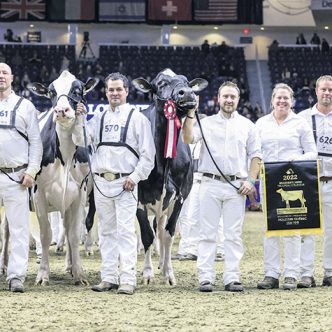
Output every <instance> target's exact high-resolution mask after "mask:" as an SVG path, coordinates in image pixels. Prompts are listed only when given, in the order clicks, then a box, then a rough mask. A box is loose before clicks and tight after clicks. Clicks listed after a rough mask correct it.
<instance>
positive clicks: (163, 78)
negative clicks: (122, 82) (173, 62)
mask: <svg viewBox="0 0 332 332" xmlns="http://www.w3.org/2000/svg"><path fill="white" fill-rule="evenodd" d="M132 83H133V85H134V86H135V88H136V89H137V90H139V91H142V92H144V93H146V92H152V93H153V95H154V98H155V99H157V100H160V101H167V100H169V99H171V100H173V102H174V103H175V105H176V107H177V114H178V116H179V117H183V116H185V115H186V114H187V112H188V111H189V110H190V109H193V108H195V106H196V104H197V101H196V97H195V93H198V92H199V91H202V90H203V89H204V88H206V87H207V85H208V82H207V81H206V80H204V79H202V78H195V79H193V80H192V81H190V82H188V80H187V78H186V77H185V76H183V75H176V74H175V73H174V72H173V71H172V70H170V69H165V70H163V71H162V72H160V73H159V74H158V75H157V76H156V77H155V78H154V79H153V80H152V81H151V82H148V81H147V80H145V79H144V78H141V77H140V78H136V79H134V80H133V82H132Z"/></svg>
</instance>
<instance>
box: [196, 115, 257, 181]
mask: <svg viewBox="0 0 332 332" xmlns="http://www.w3.org/2000/svg"><path fill="white" fill-rule="evenodd" d="M201 124H202V129H203V134H204V137H205V140H206V142H207V145H208V147H209V149H210V151H211V154H212V156H213V158H214V160H215V161H216V163H217V165H218V167H219V168H220V170H221V171H222V172H223V173H224V174H225V175H236V176H237V177H240V178H246V177H247V176H248V160H250V159H252V158H255V157H257V158H261V151H260V140H259V136H258V133H257V131H256V128H255V125H254V124H253V123H252V122H251V121H250V120H248V119H247V118H245V117H244V116H242V115H240V114H238V112H236V111H235V112H233V113H232V115H231V117H230V118H229V119H228V118H225V117H224V116H223V114H222V113H221V112H219V113H218V114H215V115H212V116H209V117H206V118H204V119H202V120H201ZM193 134H194V139H193V142H198V141H199V140H201V139H202V134H201V131H200V128H199V126H198V125H195V126H194V132H193ZM198 171H199V172H202V173H212V174H216V175H219V171H218V169H217V168H216V166H215V165H214V163H213V161H212V159H211V157H210V155H209V153H208V151H207V149H206V146H205V144H204V143H203V142H202V147H201V153H200V159H199V164H198Z"/></svg>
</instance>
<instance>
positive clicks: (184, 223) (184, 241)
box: [178, 179, 224, 256]
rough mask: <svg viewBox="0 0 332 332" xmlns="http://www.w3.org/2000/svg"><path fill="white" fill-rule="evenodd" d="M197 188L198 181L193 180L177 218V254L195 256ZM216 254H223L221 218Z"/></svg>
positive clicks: (197, 225)
mask: <svg viewBox="0 0 332 332" xmlns="http://www.w3.org/2000/svg"><path fill="white" fill-rule="evenodd" d="M199 187H200V181H199V182H198V181H197V180H195V179H194V183H193V186H192V188H191V191H190V194H189V196H188V197H187V199H186V200H185V201H184V203H183V206H182V209H181V213H180V216H179V221H178V222H179V224H180V230H181V239H180V242H179V249H178V254H180V255H186V254H192V255H195V256H197V255H198V254H197V248H198V241H199ZM217 253H220V254H224V230H223V221H222V217H221V219H220V222H219V227H218V238H217Z"/></svg>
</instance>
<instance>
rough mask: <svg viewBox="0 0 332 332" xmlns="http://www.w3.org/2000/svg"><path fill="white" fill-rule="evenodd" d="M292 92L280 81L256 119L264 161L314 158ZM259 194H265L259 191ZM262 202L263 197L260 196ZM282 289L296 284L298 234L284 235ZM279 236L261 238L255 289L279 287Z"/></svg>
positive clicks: (311, 140) (307, 130) (310, 136)
mask: <svg viewBox="0 0 332 332" xmlns="http://www.w3.org/2000/svg"><path fill="white" fill-rule="evenodd" d="M293 101H294V93H293V90H292V89H291V87H290V86H288V85H287V84H284V83H279V84H277V85H276V86H275V88H274V90H273V92H272V99H271V105H272V112H271V113H270V114H268V115H265V116H263V117H262V118H260V119H258V121H257V123H256V126H257V129H258V131H259V135H260V138H261V144H262V154H263V161H264V162H277V161H292V160H310V159H316V158H317V149H316V144H315V140H314V137H313V133H312V131H311V129H310V127H309V125H308V124H307V123H306V122H305V121H303V119H302V118H301V117H299V116H298V115H296V114H295V113H294V112H293V111H292V109H291V108H292V105H293ZM261 195H264V193H263V192H262V190H261ZM261 202H264V199H261ZM283 240H284V278H285V279H284V285H283V289H286V290H291V289H295V288H296V287H297V285H296V281H297V279H298V276H299V272H300V248H301V237H300V235H294V236H284V237H283ZM280 259H281V250H280V238H279V237H277V236H273V237H268V238H267V237H265V238H264V269H265V278H264V280H263V281H261V282H259V283H258V284H257V288H258V289H272V288H279V277H280V275H281V269H280Z"/></svg>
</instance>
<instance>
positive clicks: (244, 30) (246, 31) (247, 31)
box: [242, 28, 250, 35]
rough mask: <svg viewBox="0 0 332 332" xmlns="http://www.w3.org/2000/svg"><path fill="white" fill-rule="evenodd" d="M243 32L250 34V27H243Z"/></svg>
mask: <svg viewBox="0 0 332 332" xmlns="http://www.w3.org/2000/svg"><path fill="white" fill-rule="evenodd" d="M242 32H243V34H244V35H249V33H250V29H249V28H243V30H242Z"/></svg>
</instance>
